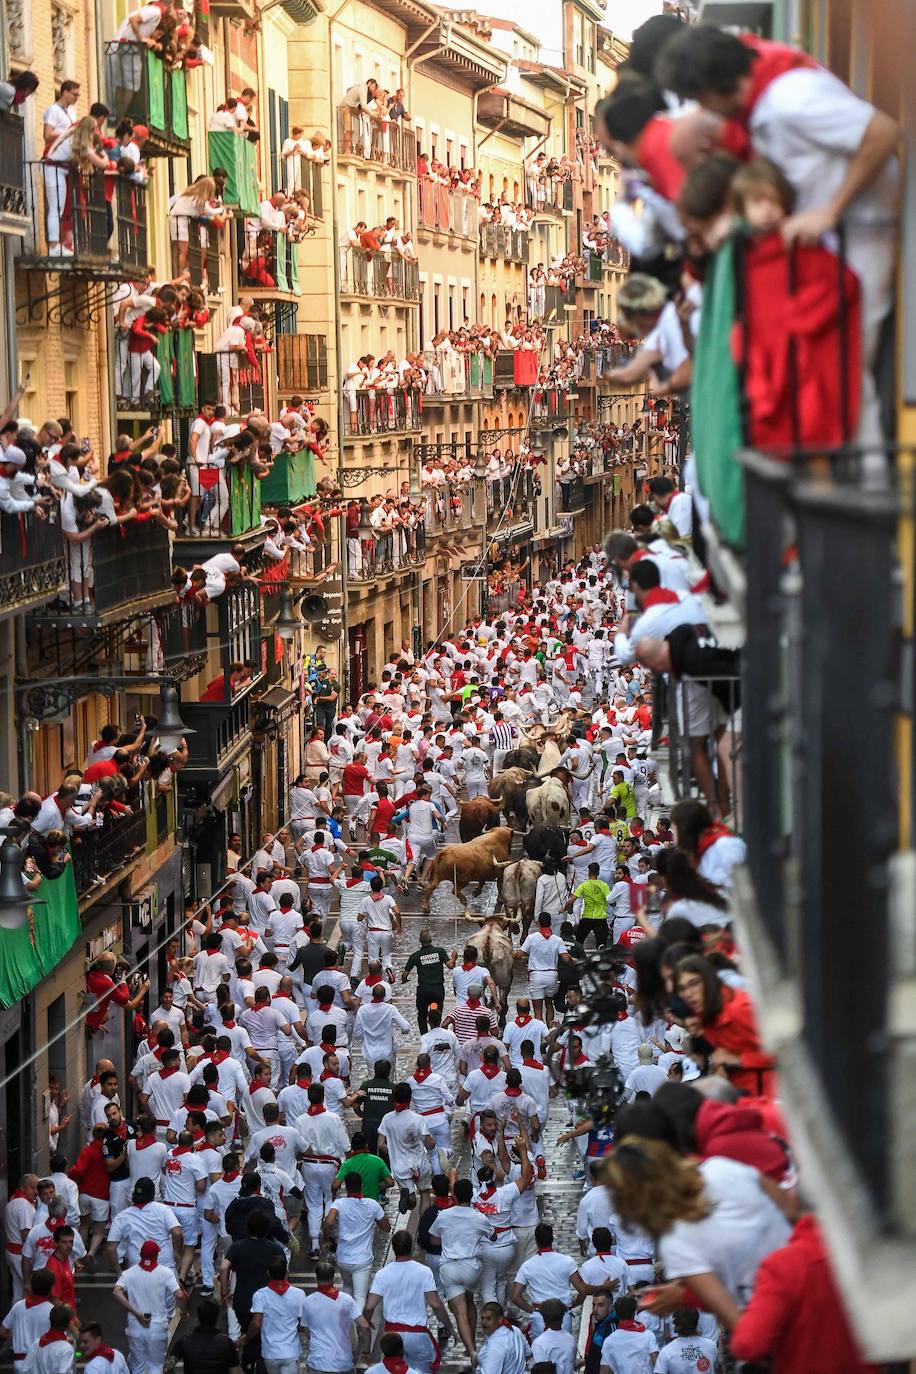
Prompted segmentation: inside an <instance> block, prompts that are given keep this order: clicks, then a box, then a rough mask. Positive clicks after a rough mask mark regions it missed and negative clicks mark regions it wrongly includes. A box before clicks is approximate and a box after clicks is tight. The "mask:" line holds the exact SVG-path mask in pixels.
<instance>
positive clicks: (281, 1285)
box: [267, 1279, 289, 1298]
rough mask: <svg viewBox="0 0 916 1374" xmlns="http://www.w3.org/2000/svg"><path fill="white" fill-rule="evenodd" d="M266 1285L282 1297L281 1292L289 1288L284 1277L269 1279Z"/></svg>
mask: <svg viewBox="0 0 916 1374" xmlns="http://www.w3.org/2000/svg"><path fill="white" fill-rule="evenodd" d="M267 1287H268V1288H272V1289H273V1291H274V1292H275V1293H279V1295H280V1297H281V1298H282V1297H283V1294H284V1293H285V1292H286V1290H287V1289H288V1288H289V1282H288V1281H287V1280H286V1279H269V1280H268V1283H267Z"/></svg>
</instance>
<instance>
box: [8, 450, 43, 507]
mask: <svg viewBox="0 0 916 1374" xmlns="http://www.w3.org/2000/svg"><path fill="white" fill-rule="evenodd" d="M26 461H27V460H26V456H25V454H24V453H23V451H22V449H21V448H18V447H17V446H16V445H15V444H9V445H8V446H7V447H6V448H5V449H3V451H2V453H0V510H2V511H5V512H6V513H7V514H9V515H23V514H25V513H26V512H31V513H32V514H34V515H36V516H37V517H38V519H39V520H44V519H45V518H46V516H47V507H48V506H49V505H50V499H49V498H48V497H46V496H35V495H33V493H32V488H33V487H34V486H35V478H34V477H33V476H32V474H31V473H28V472H25V471H24V468H25V465H26Z"/></svg>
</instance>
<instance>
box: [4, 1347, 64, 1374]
mask: <svg viewBox="0 0 916 1374" xmlns="http://www.w3.org/2000/svg"><path fill="white" fill-rule="evenodd" d="M18 1363H19V1367H20V1369H22V1370H24V1371H28V1374H72V1371H73V1370H74V1368H75V1364H74V1355H73V1346H72V1345H71V1344H70V1342H69V1341H51V1342H50V1344H48V1345H38V1344H36V1345H34V1346H33V1347H32V1349H31V1350H29V1351H28V1352H27V1358H26V1359H24V1360H20V1361H19V1362H18Z"/></svg>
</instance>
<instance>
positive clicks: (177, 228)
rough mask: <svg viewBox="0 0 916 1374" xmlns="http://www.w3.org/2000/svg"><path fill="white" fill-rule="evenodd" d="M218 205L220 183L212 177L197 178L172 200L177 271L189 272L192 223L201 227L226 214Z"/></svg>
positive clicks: (170, 213)
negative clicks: (217, 186)
mask: <svg viewBox="0 0 916 1374" xmlns="http://www.w3.org/2000/svg"><path fill="white" fill-rule="evenodd" d="M216 202H217V194H216V181H215V179H214V178H213V177H211V176H199V177H197V178H196V179H195V180H194V181H192V182H191V184H190V185H189V186H186V187H185V189H184V190H183V191H179V192H178V194H177V195H174V196H172V198H171V200H170V201H169V238H170V239H171V241H172V243H173V244H175V245H176V247H175V248H174V249H173V252H174V253H175V268H176V271H177V272H184V271H186V270H187V266H188V257H189V254H190V233H191V225H192V223H194V224H198V225H199V224H200V222H201V221H203V222H206V221H207V220H215V219H218V218H220V217H221V216H222V215H223V214H224V211H223V210H222V209H221V208H220V207H219V206H218V205H217V203H216ZM199 232H200V231H199Z"/></svg>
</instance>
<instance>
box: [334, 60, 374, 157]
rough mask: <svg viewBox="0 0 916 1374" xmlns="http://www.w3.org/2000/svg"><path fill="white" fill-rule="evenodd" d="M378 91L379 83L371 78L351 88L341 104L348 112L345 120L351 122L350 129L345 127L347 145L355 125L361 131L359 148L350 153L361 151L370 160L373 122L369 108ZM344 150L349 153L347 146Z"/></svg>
mask: <svg viewBox="0 0 916 1374" xmlns="http://www.w3.org/2000/svg"><path fill="white" fill-rule="evenodd" d="M377 90H378V82H377V81H375V80H373V78H372V77H370V78H369V80H368V81H358V82H357V83H356V85H355V86H351V87H350V88H349V90H348V91H347V92H346V93H345V94H344V98H343V100H342V101H341V102H340V104H341V107H342V108H343V109H345V110H346V111H347V114H346V115H344V119H345V120H349V121H350V123H349V127H347V126H346V125H345V126H344V141H345V145H346V138H347V135H348V134H349V136H350V138H351V140H352V137H353V126H354V124H355V125H356V126H357V128H358V130H359V148H358V149H356V148H352V149H351V150H350V151H354V152H356V151H359V152H361V153H362V156H363V157H365V158H368V157H369V155H370V153H371V151H372V120H371V118H370V115H369V106H370V105H371V104H372V101H373V100H374V99H375V93H376V91H377ZM344 150H345V151H347V150H346V146H345V149H344Z"/></svg>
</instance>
